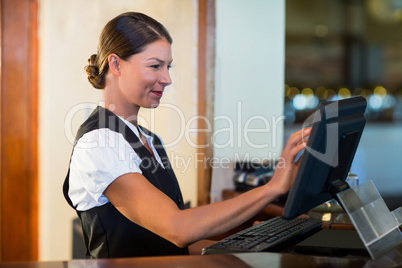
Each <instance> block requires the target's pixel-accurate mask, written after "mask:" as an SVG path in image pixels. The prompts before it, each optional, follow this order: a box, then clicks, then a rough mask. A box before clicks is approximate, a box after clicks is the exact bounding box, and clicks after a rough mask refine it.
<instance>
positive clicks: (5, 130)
mask: <svg viewBox="0 0 402 268" xmlns="http://www.w3.org/2000/svg"><path fill="white" fill-rule="evenodd" d="M37 6H38V5H37V0H18V1H15V0H1V15H0V16H1V84H0V85H1V89H0V91H1V95H0V129H1V132H0V133H1V134H0V162H1V164H0V168H1V169H0V175H1V177H0V185H1V186H0V215H1V216H0V217H1V218H0V219H1V226H0V227H1V230H0V252H1V253H0V257H1V260H2V261H28V260H37V258H38V209H37V208H38V204H37V200H38V182H37V180H38V178H37V127H38V119H37V118H38V113H37V102H38V100H37V99H38V98H37V92H38V89H37V76H38V73H37V72H38V69H37V66H38V58H37V57H38V42H37Z"/></svg>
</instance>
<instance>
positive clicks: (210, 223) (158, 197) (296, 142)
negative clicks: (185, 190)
mask: <svg viewBox="0 0 402 268" xmlns="http://www.w3.org/2000/svg"><path fill="white" fill-rule="evenodd" d="M309 132H310V130H309V129H307V130H304V132H303V131H302V130H301V131H298V132H296V133H294V134H292V135H291V137H290V138H289V141H288V143H287V145H286V147H285V149H284V151H283V153H282V156H281V159H280V162H279V163H278V168H277V169H276V171H275V174H274V176H273V177H272V179H271V181H270V182H269V183H268V184H266V185H264V186H261V187H258V188H256V189H253V190H250V191H248V192H246V193H244V194H242V195H239V196H237V197H235V198H232V199H229V200H225V201H222V202H218V203H214V204H209V205H205V206H200V207H195V208H191V209H186V210H180V209H179V208H178V207H177V205H176V204H175V203H174V202H173V201H172V200H171V199H170V198H169V197H168V196H166V195H165V194H163V193H162V192H161V191H159V190H158V189H157V188H156V187H154V186H153V185H152V184H151V183H150V182H149V181H148V180H147V179H146V178H145V177H144V176H142V175H141V174H138V173H129V174H125V175H122V176H120V177H119V178H117V179H116V180H115V181H113V182H112V183H111V184H110V185H109V186H108V188H107V189H106V190H105V192H104V195H105V196H106V197H107V198H108V200H109V201H110V202H111V203H112V204H113V205H114V206H115V207H116V208H117V209H118V210H119V211H120V212H121V213H122V214H123V215H125V216H126V217H127V218H128V219H130V220H131V221H133V222H135V223H136V224H138V225H141V226H143V227H144V228H146V229H148V230H150V231H152V232H154V233H156V234H158V235H159V236H161V237H163V238H165V239H167V240H169V241H171V242H172V243H174V244H176V245H177V246H179V247H184V246H187V245H189V244H191V243H193V242H195V241H198V240H200V239H204V238H207V237H211V236H214V235H218V234H221V233H223V232H225V231H228V230H230V229H232V228H234V227H236V226H238V225H240V224H241V223H243V222H245V221H246V220H248V219H249V218H251V217H252V216H254V215H255V214H257V213H258V212H259V211H261V210H262V209H263V208H264V207H265V206H266V205H268V204H269V203H270V202H272V201H274V200H275V199H276V198H277V197H278V196H280V195H281V194H284V193H286V192H287V191H288V190H289V188H290V186H291V184H292V182H293V178H294V174H293V173H294V170H295V168H296V167H297V164H295V163H294V160H295V158H296V156H297V154H298V153H299V152H300V151H301V150H302V149H303V148H304V144H305V143H304V140H303V138H304V137H306V136H308V135H309Z"/></svg>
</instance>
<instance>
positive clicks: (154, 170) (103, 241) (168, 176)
mask: <svg viewBox="0 0 402 268" xmlns="http://www.w3.org/2000/svg"><path fill="white" fill-rule="evenodd" d="M102 128H109V129H110V130H112V131H115V132H119V133H121V134H123V136H124V138H125V139H126V140H127V141H128V142H129V143H130V145H131V147H132V148H133V149H134V151H135V152H136V153H137V154H138V156H139V157H140V158H141V160H142V161H141V165H140V169H141V171H142V174H143V176H144V177H145V178H146V179H147V180H148V181H149V182H151V183H152V184H153V185H154V186H155V187H156V188H158V189H159V190H160V191H162V192H163V193H164V194H166V195H167V196H169V197H170V198H171V199H172V200H173V201H174V202H175V203H176V204H177V206H178V207H179V208H180V209H184V204H183V198H182V194H181V191H180V187H179V184H178V182H177V179H176V176H175V174H174V172H173V170H172V167H171V165H170V162H169V159H168V157H167V155H166V151H165V149H164V148H163V146H162V143H161V141H160V140H159V138H158V137H157V136H156V135H155V134H154V133H152V132H150V131H148V130H147V129H145V128H142V127H141V129H142V130H143V131H144V132H145V133H146V134H147V135H150V136H153V140H154V146H155V148H156V151H157V152H158V154H159V156H160V158H161V161H162V163H163V165H164V167H165V168H163V167H162V166H161V165H160V164H159V163H158V161H157V160H156V159H155V157H154V156H152V155H151V153H150V152H149V151H148V150H147V149H146V148H145V146H144V145H143V144H142V143H141V142H140V140H139V139H138V137H137V136H136V135H135V134H134V132H133V131H132V130H131V129H130V128H129V127H128V126H127V125H126V124H125V123H124V122H123V121H122V120H121V119H120V118H119V117H118V116H116V115H115V114H114V113H112V112H111V111H109V110H107V109H104V108H102V107H99V106H98V107H97V108H96V109H95V110H94V111H93V112H92V114H91V115H90V116H89V118H88V119H87V120H86V121H85V122H84V123H83V124H82V125H81V127H80V129H79V130H78V133H77V137H76V142H77V141H78V140H79V139H80V138H81V137H82V136H83V135H84V134H85V133H87V132H90V131H92V130H95V129H102ZM69 174H70V169H69V170H68V173H67V176H66V179H65V181H64V185H63V193H64V197H65V198H66V200H67V202H68V203H69V205H70V206H71V207H73V208H74V209H75V207H74V206H73V204H72V202H71V200H70V198H69V196H68V189H69ZM76 211H77V214H78V216H79V218H80V219H81V223H82V228H83V233H84V242H85V246H86V250H87V252H86V256H87V258H119V257H139V256H162V255H186V254H188V248H187V247H185V248H179V247H177V246H176V245H174V244H173V243H171V242H169V241H167V240H166V239H164V238H162V237H160V236H158V235H156V234H154V233H152V232H150V231H148V230H147V229H145V228H143V227H141V226H139V225H137V224H135V223H134V222H132V221H130V220H129V219H127V218H126V217H125V216H124V215H123V214H121V213H120V212H119V211H118V210H117V209H116V208H115V207H114V206H113V205H112V204H111V203H110V202H109V203H106V204H104V205H102V206H99V207H94V208H92V209H89V210H87V211H78V210H76Z"/></svg>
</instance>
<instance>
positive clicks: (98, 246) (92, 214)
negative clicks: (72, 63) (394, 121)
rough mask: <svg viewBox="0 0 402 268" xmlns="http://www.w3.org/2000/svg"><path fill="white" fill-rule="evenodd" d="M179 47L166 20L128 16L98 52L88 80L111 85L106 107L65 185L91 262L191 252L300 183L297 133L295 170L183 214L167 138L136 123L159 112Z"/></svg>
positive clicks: (84, 128)
mask: <svg viewBox="0 0 402 268" xmlns="http://www.w3.org/2000/svg"><path fill="white" fill-rule="evenodd" d="M171 43H172V40H171V38H170V35H169V33H168V32H167V31H166V29H165V28H164V27H163V26H162V25H161V24H160V23H159V22H157V21H155V20H154V19H152V18H150V17H148V16H147V15H144V14H142V13H137V12H128V13H124V14H121V15H119V16H117V17H115V18H114V19H112V20H111V21H110V22H108V23H107V24H106V26H105V28H104V29H103V31H102V34H101V38H100V42H99V46H98V53H97V54H96V55H92V56H91V58H90V59H89V65H88V66H87V67H86V71H87V73H88V75H89V77H88V78H89V81H90V82H91V84H92V85H93V86H94V87H95V88H98V89H104V99H105V105H104V106H103V107H100V106H98V107H97V108H96V109H95V110H94V111H93V112H92V114H91V115H90V116H89V118H88V119H87V120H86V121H85V122H84V123H83V124H82V125H81V127H80V129H79V130H78V133H77V136H76V142H75V146H74V149H73V153H72V156H71V161H70V167H69V172H68V174H67V177H66V180H65V183H64V187H63V190H64V195H65V197H66V199H67V201H68V203H69V204H70V206H72V207H73V208H74V209H75V210H76V211H77V213H78V215H79V217H80V219H81V222H82V227H83V233H84V240H85V244H86V249H87V253H86V255H87V257H90V258H107V257H134V256H159V255H183V254H188V253H189V248H190V249H192V248H194V247H193V246H194V244H196V243H198V242H202V240H203V239H205V238H208V237H212V236H215V235H218V234H221V233H223V232H226V231H228V230H231V229H233V228H235V227H237V226H239V225H240V224H241V223H243V222H245V221H246V220H248V219H250V218H251V217H252V216H254V215H255V214H257V213H258V212H259V211H261V209H263V208H264V207H265V206H266V205H267V204H269V203H270V202H272V201H273V200H276V199H277V198H278V196H280V195H282V194H284V193H285V192H287V191H288V190H289V188H290V185H291V183H292V181H293V178H294V173H295V170H296V169H297V166H298V164H297V163H295V162H294V161H295V158H296V156H297V154H298V153H299V152H300V151H301V150H302V149H303V148H304V144H305V143H303V139H304V138H305V137H304V136H303V134H304V135H308V133H309V130H305V131H304V132H302V131H299V132H296V133H294V134H293V135H292V136H291V138H290V139H289V141H288V144H287V145H286V148H285V150H284V152H283V154H282V161H284V162H286V163H289V164H286V165H284V167H283V168H278V169H277V170H276V172H275V174H274V176H273V177H272V179H271V180H270V182H269V183H268V184H266V185H264V186H262V187H260V188H257V189H254V190H251V191H249V192H247V193H245V194H242V195H240V196H238V197H235V198H233V199H231V200H226V201H224V202H219V203H214V204H209V205H205V206H200V207H195V208H190V209H184V202H183V197H182V194H181V189H180V187H179V184H178V181H177V179H176V176H175V173H174V172H173V169H172V166H171V164H170V162H169V159H168V157H167V153H166V150H165V146H164V145H163V142H162V141H161V139H160V137H159V136H157V135H156V134H154V133H152V132H150V131H149V130H147V129H145V128H144V127H142V126H140V125H139V124H138V123H137V117H138V112H139V110H140V108H155V107H157V106H158V105H159V103H160V99H161V97H162V95H163V92H164V90H165V87H166V86H168V85H170V84H171V82H172V81H171V79H170V75H169V68H170V65H171V63H172V60H173V59H172V53H171ZM173 127H174V126H173ZM94 144H95V145H94ZM200 253H201V252H198V254H200Z"/></svg>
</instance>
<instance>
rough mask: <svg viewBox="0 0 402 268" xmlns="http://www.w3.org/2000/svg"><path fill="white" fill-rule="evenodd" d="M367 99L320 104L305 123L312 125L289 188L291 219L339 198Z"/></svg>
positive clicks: (287, 207) (286, 215) (286, 213)
mask: <svg viewBox="0 0 402 268" xmlns="http://www.w3.org/2000/svg"><path fill="white" fill-rule="evenodd" d="M366 105H367V102H366V100H365V99H364V98H363V97H352V98H348V99H343V100H338V101H332V102H327V103H323V104H321V105H320V106H319V107H318V109H317V110H316V111H315V112H314V113H313V114H312V115H311V116H310V117H309V118H308V120H306V122H305V123H304V124H303V127H312V130H311V134H310V137H309V139H308V141H307V145H306V148H305V150H304V152H303V154H302V156H301V159H300V165H299V169H298V171H297V174H296V178H295V181H294V183H293V185H292V188H291V189H290V192H289V195H288V198H287V201H286V205H285V209H284V212H283V215H282V216H283V217H284V218H287V219H290V218H294V217H296V216H299V215H301V214H303V213H306V212H307V211H309V210H311V209H313V208H314V207H316V206H318V205H320V204H322V203H324V202H326V201H328V200H331V199H332V198H335V199H337V196H336V193H338V192H340V191H343V190H346V189H348V188H349V186H348V184H347V183H346V182H345V180H346V178H347V176H348V173H349V171H350V167H351V164H352V161H353V158H354V155H355V153H356V149H357V146H358V144H359V141H360V137H361V135H362V132H363V129H364V126H365V123H366V119H365V117H364V112H365V110H366Z"/></svg>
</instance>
